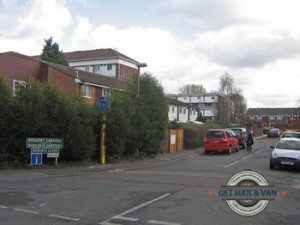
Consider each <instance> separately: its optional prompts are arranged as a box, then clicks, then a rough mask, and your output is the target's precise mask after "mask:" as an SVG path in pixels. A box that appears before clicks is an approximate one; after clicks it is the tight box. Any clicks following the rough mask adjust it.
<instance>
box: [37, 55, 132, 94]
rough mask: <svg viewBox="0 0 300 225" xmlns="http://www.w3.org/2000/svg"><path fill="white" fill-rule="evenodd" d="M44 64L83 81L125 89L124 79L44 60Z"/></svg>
mask: <svg viewBox="0 0 300 225" xmlns="http://www.w3.org/2000/svg"><path fill="white" fill-rule="evenodd" d="M43 63H44V64H47V65H48V66H50V67H52V68H55V69H57V70H59V71H61V72H63V73H65V74H67V75H69V76H72V77H74V79H75V78H78V79H80V80H81V81H83V82H86V83H89V84H91V85H93V84H94V85H95V86H97V85H99V86H105V87H109V88H113V89H125V87H126V83H125V82H124V81H121V80H118V79H116V78H112V77H107V76H104V75H101V74H94V73H90V72H86V71H82V70H78V69H75V68H72V67H69V66H63V65H59V64H55V63H51V62H47V61H43Z"/></svg>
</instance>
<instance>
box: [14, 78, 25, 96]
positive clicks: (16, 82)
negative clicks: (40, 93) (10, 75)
mask: <svg viewBox="0 0 300 225" xmlns="http://www.w3.org/2000/svg"><path fill="white" fill-rule="evenodd" d="M25 84H26V81H24V80H13V95H16V91H17V90H18V89H19V88H20V86H25Z"/></svg>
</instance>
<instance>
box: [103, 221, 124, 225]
mask: <svg viewBox="0 0 300 225" xmlns="http://www.w3.org/2000/svg"><path fill="white" fill-rule="evenodd" d="M99 224H100V225H122V224H119V223H110V222H108V221H104V222H101V223H99Z"/></svg>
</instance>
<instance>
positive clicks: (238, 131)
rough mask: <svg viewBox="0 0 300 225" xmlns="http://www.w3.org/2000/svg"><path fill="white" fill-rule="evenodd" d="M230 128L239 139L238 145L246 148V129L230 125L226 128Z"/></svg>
mask: <svg viewBox="0 0 300 225" xmlns="http://www.w3.org/2000/svg"><path fill="white" fill-rule="evenodd" d="M228 129H230V130H232V131H233V132H234V134H235V136H236V138H237V139H238V141H239V146H242V148H243V149H245V148H246V139H247V130H246V128H243V127H232V128H228Z"/></svg>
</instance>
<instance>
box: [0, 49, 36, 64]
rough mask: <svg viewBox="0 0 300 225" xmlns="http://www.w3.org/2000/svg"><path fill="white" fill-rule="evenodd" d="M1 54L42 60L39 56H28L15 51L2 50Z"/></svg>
mask: <svg viewBox="0 0 300 225" xmlns="http://www.w3.org/2000/svg"><path fill="white" fill-rule="evenodd" d="M1 55H12V56H16V57H20V58H23V59H26V60H32V61H38V62H40V60H39V59H37V58H34V57H31V56H27V55H23V54H21V53H18V52H13V51H8V52H1V53H0V56H1Z"/></svg>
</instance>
